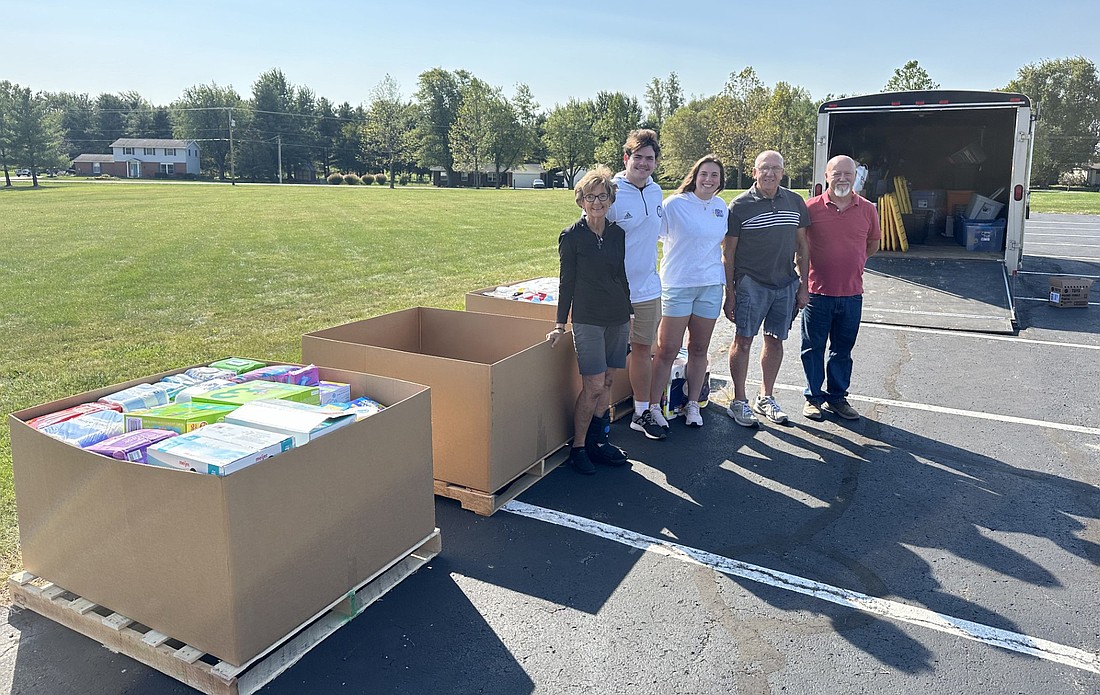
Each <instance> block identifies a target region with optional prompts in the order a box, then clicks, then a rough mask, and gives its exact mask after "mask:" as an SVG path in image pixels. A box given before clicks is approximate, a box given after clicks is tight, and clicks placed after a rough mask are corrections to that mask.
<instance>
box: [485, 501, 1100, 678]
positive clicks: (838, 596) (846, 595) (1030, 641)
mask: <svg viewBox="0 0 1100 695" xmlns="http://www.w3.org/2000/svg"><path fill="white" fill-rule="evenodd" d="M501 509H503V510H504V511H507V512H510V513H512V514H516V515H518V516H523V517H527V518H530V519H536V520H539V521H543V522H546V523H550V524H555V525H557V526H562V527H564V528H569V529H573V530H576V531H581V532H583V533H588V534H591V535H594V536H599V537H601V538H606V539H607V540H611V541H615V542H616V543H621V544H623V545H626V546H630V547H633V548H638V549H639V550H644V551H647V552H651V553H656V554H659V555H664V556H666V557H670V558H674V559H677V560H680V561H682V562H686V563H690V564H696V565H702V566H704V567H710V568H711V569H713V570H715V571H717V572H721V573H723V574H728V575H730V576H733V577H741V578H742V579H747V580H749V581H753V582H759V583H762V584H767V585H768V586H773V587H776V588H778V589H783V590H786V591H792V592H795V593H798V594H803V595H805V596H811V597H814V598H818V599H821V600H823V601H828V602H830V603H835V604H837V605H840V606H845V607H848V608H852V609H855V610H858V611H862V612H864V613H871V614H874V615H879V616H882V617H884V618H889V619H891V620H896V621H899V622H904V623H909V624H912V625H918V626H921V627H926V628H929V629H932V630H936V631H939V632H945V633H947V634H950V635H956V636H958V637H963V638H965V639H969V640H973V641H975V642H982V643H984V644H989V645H992V646H995V647H1001V648H1002V649H1008V650H1011V651H1014V652H1018V653H1020V654H1027V655H1029V656H1034V657H1038V658H1040V659H1045V660H1047V661H1052V662H1055V663H1059V664H1064V665H1066V666H1072V667H1073V668H1078V669H1081V670H1084V671H1091V672H1092V673H1100V654H1095V653H1093V652H1088V651H1085V650H1083V649H1077V648H1076V647H1068V646H1065V645H1062V644H1058V643H1057V642H1051V641H1049V640H1045V639H1040V638H1037V637H1029V636H1028V635H1024V634H1021V633H1018V632H1010V631H1008V630H1002V629H1000V628H996V627H991V626H989V625H983V624H981V623H976V622H973V621H970V620H963V619H961V618H955V617H952V616H949V615H945V614H943V613H936V612H935V611H931V610H928V609H926V608H919V607H917V606H911V605H909V604H905V603H900V602H898V601H890V600H887V599H882V598H876V597H874V596H869V595H867V594H861V593H859V592H857V591H849V590H848V589H843V588H841V587H836V586H832V585H830V584H824V583H822V582H817V581H814V580H811V579H806V578H804V577H799V576H797V575H793V574H787V573H786V572H780V571H777V570H773V569H768V568H767V567H762V566H760V565H753V564H750V563H747V562H741V561H739V560H733V559H731V558H727V557H723V556H721V555H716V554H714V553H711V552H707V551H705V550H699V549H697V548H692V547H689V546H686V545H681V544H679V543H672V542H671V541H667V540H664V539H661V538H654V537H652V536H646V535H643V534H640V533H635V532H633V531H629V530H627V529H623V528H619V527H617V526H611V525H610V524H604V523H602V522H599V521H593V520H592V519H586V518H584V517H580V516H574V515H572V514H566V513H564V512H558V511H555V510H553V509H546V508H544V507H537V506H535V505H532V504H527V503H525V502H517V501H515V500H513V501H511V502H509V503H507V504H506V505H504V506H503V507H502V508H501Z"/></svg>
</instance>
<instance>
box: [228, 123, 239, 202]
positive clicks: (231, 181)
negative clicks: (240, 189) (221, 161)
mask: <svg viewBox="0 0 1100 695" xmlns="http://www.w3.org/2000/svg"><path fill="white" fill-rule="evenodd" d="M228 108H229V184H230V185H232V186H236V185H237V175H236V173H235V171H234V166H233V163H234V160H235V159H236V157H234V156H233V107H232V106H230V107H228Z"/></svg>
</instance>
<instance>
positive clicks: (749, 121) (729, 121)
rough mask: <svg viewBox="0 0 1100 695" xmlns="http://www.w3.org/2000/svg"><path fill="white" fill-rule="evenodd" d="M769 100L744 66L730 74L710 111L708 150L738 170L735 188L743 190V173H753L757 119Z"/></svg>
mask: <svg viewBox="0 0 1100 695" xmlns="http://www.w3.org/2000/svg"><path fill="white" fill-rule="evenodd" d="M767 100H768V90H767V88H766V87H764V83H763V82H761V81H760V78H759V77H757V76H756V71H755V70H753V69H752V68H751V67H747V68H745V69H744V70H742V71H741V72H739V73H736V74H734V73H731V74H730V77H729V80H728V81H727V82H726V86H725V88H724V89H723V90H722V93H721V94H719V95H718V97H717V98H716V99H715V100H714V102H713V104H712V105H711V108H710V123H711V136H710V142H711V149H712V150H713V152H714V153H715V154H716V155H718V156H719V157H720V158H721V159H722V161H723V162H725V164H726V166H727V167H729V168H731V169H736V171H737V188H744V186H743V174H744V173H745V172H749V171H751V170H752V164H753V160H754V159H755V158H756V155H757V154H758V152H759V150H760V149H761V148H760V147H759V145H758V143H757V124H756V119H757V117H758V115H759V113H760V111H761V109H763V108H764V104H765V103H766V102H767Z"/></svg>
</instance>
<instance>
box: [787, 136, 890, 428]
mask: <svg viewBox="0 0 1100 695" xmlns="http://www.w3.org/2000/svg"><path fill="white" fill-rule="evenodd" d="M855 178H856V163H855V161H854V160H853V159H852V158H851V157H849V156H847V155H839V156H836V157H833V158H832V159H830V160H829V163H828V164H826V165H825V183H826V184H827V185H828V188H827V189H826V190H825V192H824V193H822V194H821V195H819V196H817V197H815V198H811V199H810V200H809V201H808V202H807V203H806V206H807V207H808V208H809V211H810V228H809V229H808V230H807V231H806V238H807V241H808V243H809V249H810V270H809V290H810V302H809V304H807V305H806V308H805V309H803V310H802V368H803V370H804V371H805V372H806V384H807V385H806V388H805V390H804V391H803V393H804V394H805V396H806V404H805V405H804V406H802V414H803V415H804V416H806V417H808V418H810V419H811V420H820V419H821V418H822V417H823V414H822V413H823V411H824V412H828V413H833V414H835V415H838V416H840V417H842V418H844V419H846V420H858V419H859V413H858V412H856V409H855V408H853V407H852V406H851V404H849V403H848V398H847V396H848V387H849V386H850V385H851V381H852V348H853V347H855V344H856V335H857V334H858V333H859V320H860V317H861V315H862V313H863V267H864V265H865V264H866V263H867V259H868V258H869V257H870V256H871V255H872V254H874V252H875V251H877V250H878V247H879V239H880V238H881V237H882V231H881V230H880V228H879V221H878V211H877V210H875V206H874V205H873V204H872V203H871V202H870V201H868V200H867V199H866V198H864V197H862V196H860V195H859V194H858V193H856V192H855V190H854V189H853V186H854V184H855ZM826 345H827V346H828V350H829V353H828V361H826V359H825V348H826ZM823 387H824V388H823Z"/></svg>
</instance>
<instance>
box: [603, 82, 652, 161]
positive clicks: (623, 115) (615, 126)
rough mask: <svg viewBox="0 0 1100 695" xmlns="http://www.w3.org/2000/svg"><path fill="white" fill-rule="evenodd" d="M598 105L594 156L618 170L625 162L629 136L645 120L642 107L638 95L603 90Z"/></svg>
mask: <svg viewBox="0 0 1100 695" xmlns="http://www.w3.org/2000/svg"><path fill="white" fill-rule="evenodd" d="M594 108H595V112H596V124H595V131H596V141H597V144H596V150H595V153H594V157H595V160H596V162H597V163H599V164H606V165H607V166H608V167H610V168H611V170H612V171H614V170H616V169H618V168H619V167H620V166H621V164H622V161H623V143H624V142H626V136H627V135H629V134H630V131H632V130H634V129H635V128H637V127H638V124H639V123H640V122H641V120H642V109H641V107H640V106H638V100H637V99H635V98H634V97H630V96H627V95H625V94H623V93H622V92H600V93H599V94H597V95H596V103H595V104H594Z"/></svg>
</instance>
